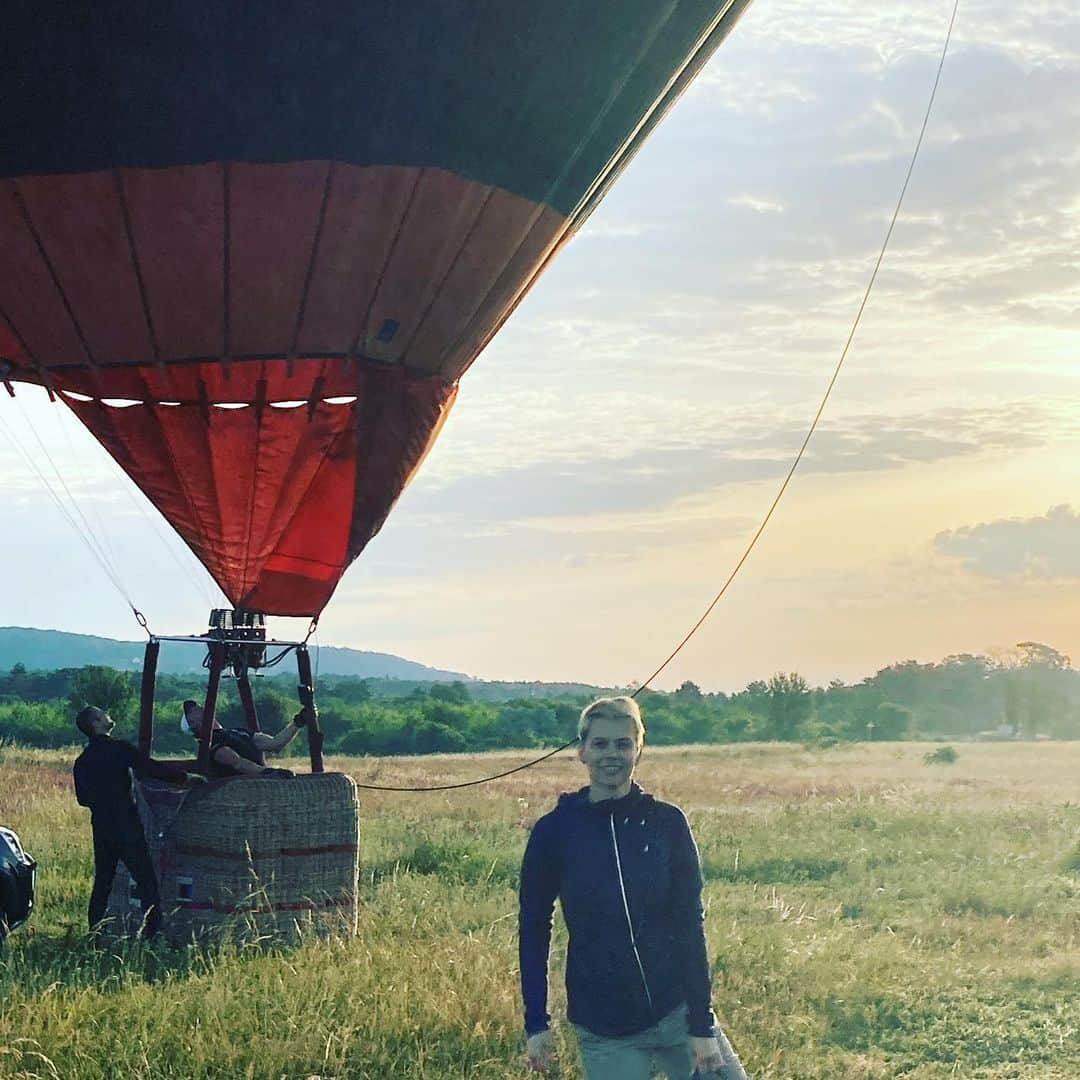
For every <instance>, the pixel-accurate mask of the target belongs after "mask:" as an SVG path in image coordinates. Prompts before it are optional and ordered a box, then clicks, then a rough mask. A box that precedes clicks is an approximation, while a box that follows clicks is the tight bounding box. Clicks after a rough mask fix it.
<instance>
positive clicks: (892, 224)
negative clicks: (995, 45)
mask: <svg viewBox="0 0 1080 1080" xmlns="http://www.w3.org/2000/svg"><path fill="white" fill-rule="evenodd" d="M959 9H960V0H954V2H953V9H952V16H951V17H950V19H949V27H948V30H947V31H946V32H945V44H944V45H943V46H942V49H941V57H940V59H939V60H938V66H937V72H936V73H935V75H934V84H933V86H932V87H931V90H930V100H929V101H928V102H927V104H926V112H925V113H924V114H923V120H922V126H921V127H920V129H919V137H918V138H917V139H916V140H915V149H914V150H913V151H912V155H911V161H910V162H909V163H908V168H907V173H906V174H905V176H904V183H903V185H902V186H901V188H900V195H899V197H898V198H897V200H896V207H895V208H894V209H893V213H892V218H891V219H890V221H889V228H888V230H887V231H886V233H885V239H884V240H883V241H882V244H881V250H880V251H879V252H878V256H877V260H876V261H875V263H874V269H873V272H872V273H871V274H870V280H869V281H868V282H867V284H866V289H865V291H864V292H863V297H862V301H861V302H860V304H859V308H858V310H857V311H856V313H855V319H854V321H853V322H852V324H851V330H850V331H849V333H848V336H847V340H846V341H845V342H844V348H843V350H842V351H841V353H840V359H839V360H838V361H837V363H836V368H835V369H834V371H833V373H832V378H831V379H829V382H828V385H827V386H826V388H825V393H824V395H823V396H822V399H821V404H820V405H818V408H817V412H816V413H815V414H814V419H813V421H812V422H811V424H810V428H809V430H808V431H807V433H806V437H805V438H804V439H803V441H802V445H801V446H800V447H799V452H798V453H797V454H796V456H795V460H794V461H793V462H792V463H791V468H790V469H788V471H787V475H786V476H785V477H784V481H783V483H782V484H781V485H780V489H779V491H777V493H776V496H775V498H774V499H773V501H772V503H771V504H770V506H769V509H768V511H767V512H766V514H765V516H764V518H762V520H761V524H760V525H759V526H758V527H757V531H756V532H755V533H754V535H753V536H752V537H751V539H750V543H749V544H748V545H747V546H746V550H745V551H744V552H743V553H742V556H741V558H740V559H739V561H738V562H737V563H736V564H735V568H734V569H733V570H732V571H731V573H730V574H729V575H728V577H727V580H726V581H725V582H724V584H723V585H722V586H721V587H720V591H719V592H718V593H717V594H716V596H715V597H713V600H712V603H711V604H709V606H708V607H707V608H706V609H705V612H704V614H703V615H702V616H701V618H699V619H698V621H697V622H696V623H694V625H693V626H692V627H691V628H690V631H689V632H688V633H687V634H686V636H685V637H684V638H683V639H682V641H680V642H679V644H678V645H676V646H675V648H674V649H673V650H672V652H671V653H670V654H669V655H668V657H667V659H666V660H665V661H664V662H663V663H662V664H661V665H660V666H659V667H658V668H657V669H656V670H655V671H654V672H653V673H652V674H651V675H650V676H649V677H648V678H647V679H646V680H645V681H644V682H642V683H641V684H640V685H639V686H638V688H637V689H636V690H635V691H634V692H633V694H632V695H631V697H635V698H636V697H637V696H638V694H640V693H641V692H642V691H643V690H645V689H647V688H648V686H649V684H650V683H651V682H652V681H653V679H655V678H656V677H657V675H659V674H660V673H661V672H662V671H663V670H664V669H665V668H666V667H667V666H668V664H670V663H671V661H672V660H674V659H675V657H676V656H678V654H679V653H680V652H681V651H682V649H683V646H685V645H686V643H687V642H688V641H689V640H690V639H691V638H692V637H693V636H694V634H696V633H697V631H698V630H699V629H700V628H701V626H702V624H703V623H704V622H705V620H706V619H707V618H708V617H709V616H710V615H711V614H712V612H713V609H714V608H715V607H716V605H717V604H718V603H719V602H720V600H721V598H722V597H723V595H724V593H726V592H727V590H728V588H729V586H730V585H731V583H732V582H733V581H734V580H735V576H736V575H737V574H738V573H739V571H740V570H741V569H742V567H743V565H744V564H745V562H746V560H747V559H748V558H749V557H750V553H751V552H752V551H753V550H754V547H755V546H756V545H757V542H758V540H759V539H760V537H761V534H762V533H763V532H764V531H765V526H766V525H768V524H769V520H770V519H771V518H772V516H773V513H774V512H775V511H776V508H777V506H778V505H779V504H780V500H781V499H782V498H783V497H784V492H786V491H787V489H788V485H789V484H790V483H791V478H792V477H793V476H794V475H795V470H796V469H797V468H798V467H799V463H800V462H801V461H802V459H803V455H804V454H805V453H806V448H807V446H809V445H810V439H811V438H812V437H813V435H814V432H815V431H816V430H817V426H818V423H819V421H820V420H821V417H822V414H823V413H824V412H825V406H826V405H827V404H828V402H829V398H830V397H831V396H832V391H833V387H834V386H835V385H836V380H837V379H838V378H839V377H840V372H841V370H842V369H843V366H844V361H845V360H846V359H847V354H848V351H849V350H850V348H851V343H852V341H854V339H855V332H856V330H858V328H859V323H860V322H861V321H862V316H863V312H864V311H865V310H866V304H867V302H868V301H869V299H870V293H871V291H872V290H873V288H874V283H875V281H877V276H878V271H879V270H880V269H881V264H882V262H883V261H884V259H885V252H886V251H887V250H888V247H889V241H890V240H891V239H892V234H893V230H894V229H895V228H896V222H897V220H898V219H899V217H900V210H901V207H902V206H903V204H904V196H905V195H906V194H907V189H908V185H909V184H910V183H911V177H912V174H913V173H914V171H915V162H916V161H917V160H918V158H919V150H920V149H921V148H922V144H923V138H924V136H925V135H926V129H927V126H928V125H929V123H930V113H931V111H932V110H933V107H934V99H935V98H936V97H937V91H938V86H939V84H940V83H941V73H942V71H943V70H944V67H945V57H946V56H947V55H948V52H949V42H950V41H951V40H952V32H953V27H954V26H955V25H956V15H957V12H958V11H959ZM576 742H578V739H577V738H574V739H571V740H570V741H569V742H567V743H564V744H563V745H562V746H560V747H558V748H557V749H555V750H552V751H551V752H550V753H547V754H545V755H544V756H543V757H539V758H536V760H535V761H529V762H526V764H524V765H519V766H518V767H517V768H516V769H509V770H508V771H506V772H502V773H496V774H495V775H494V776H486V777H482V778H481V779H479V780H469V781H466V782H464V783H461V784H438V785H435V786H432V787H389V786H383V785H380V784H359V783H358V784H357V787H361V788H366V789H368V790H371V791H413V792H418V791H450V790H453V789H455V788H463V787H474V786H475V785H477V784H486V783H488V782H489V781H491V780H499V779H501V778H502V777H504V776H510V775H511V774H512V773H516V772H521V771H522V770H523V769H529V768H532V766H534V765H539V764H540V763H541V762H542V761H546V760H547V759H548V758H549V757H553V756H554V755H555V754H558V753H559V752H560V751H562V750H566V749H567V748H568V747H571V746H573V745H574V744H575V743H576Z"/></svg>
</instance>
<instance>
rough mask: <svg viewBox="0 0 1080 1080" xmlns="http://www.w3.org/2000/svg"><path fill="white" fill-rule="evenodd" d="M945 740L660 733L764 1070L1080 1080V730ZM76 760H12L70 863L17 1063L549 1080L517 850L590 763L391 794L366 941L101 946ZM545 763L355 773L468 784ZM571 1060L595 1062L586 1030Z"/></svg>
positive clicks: (719, 956)
mask: <svg viewBox="0 0 1080 1080" xmlns="http://www.w3.org/2000/svg"><path fill="white" fill-rule="evenodd" d="M929 749H932V748H931V747H928V746H926V745H920V744H917V743H899V744H891V745H848V746H843V747H840V748H834V749H830V750H817V751H812V750H804V749H801V748H799V747H794V746H781V745H772V744H743V745H738V746H730V747H724V746H710V747H691V748H682V747H680V748H671V749H652V750H650V749H646V752H645V758H644V759H643V762H642V765H641V767H640V769H639V772H638V779H639V780H640V781H641V783H642V784H643V786H645V787H646V788H647V789H648V790H651V791H653V792H655V793H656V794H658V795H660V796H662V797H665V798H668V799H671V800H672V801H675V802H677V803H679V804H681V805H682V806H683V807H684V808H685V809H686V810H687V812H688V814H689V816H690V818H691V821H692V823H693V826H694V829H695V831H696V834H697V837H698V840H699V843H700V845H701V852H702V859H703V863H704V867H705V875H706V880H707V886H706V893H705V898H706V904H707V908H708V913H707V928H708V933H709V940H710V951H711V956H712V958H713V962H714V971H715V975H714V1003H715V1005H716V1008H717V1011H718V1013H719V1015H720V1017H721V1020H722V1022H723V1024H724V1026H725V1028H726V1030H727V1031H728V1033H729V1034H730V1036H731V1038H732V1041H733V1042H734V1043H735V1045H736V1047H737V1048H738V1049H739V1050H740V1052H741V1054H742V1056H743V1059H744V1062H745V1064H746V1066H747V1069H748V1072H749V1073H750V1076H751V1077H752V1078H754V1080H766V1078H770V1080H845V1078H848V1077H851V1078H875V1080H876V1078H892V1077H907V1078H911V1080H931V1078H934V1080H936V1078H943V1077H971V1078H987V1080H989V1078H994V1080H1005V1078H1030V1080H1034V1078H1040V1080H1043V1078H1045V1080H1051V1078H1055V1080H1077V1078H1078V1077H1080V743H1057V744H1055V743H1031V744H1016V745H1004V744H967V745H960V746H959V747H958V752H959V758H958V760H957V761H956V762H955V763H953V764H927V763H926V762H925V761H924V755H925V754H926V753H927V751H928V750H929ZM72 757H73V754H72V753H64V752H58V751H49V752H44V751H42V752H36V751H29V750H20V749H15V748H10V747H9V748H4V749H0V823H3V824H5V825H10V826H12V827H13V828H15V829H16V831H18V832H19V833H20V835H21V836H22V839H23V841H24V843H25V844H26V846H27V847H28V848H29V849H30V850H31V851H32V852H33V854H34V855H35V857H36V858H37V859H38V861H39V863H40V866H41V869H40V876H39V885H38V907H37V910H36V911H35V913H34V916H33V918H32V920H31V922H30V924H28V925H27V926H26V927H23V928H22V929H20V930H18V931H16V932H15V933H14V934H13V935H12V936H11V938H10V939H9V941H8V947H7V951H6V955H5V956H4V958H3V959H2V960H0V1076H3V1077H20V1078H30V1077H47V1078H50V1080H100V1078H101V1077H104V1076H121V1077H125V1078H131V1080H135V1078H147V1080H148V1078H155V1080H156V1078H170V1080H181V1078H184V1080H189V1078H191V1080H195V1078H198V1080H204V1078H205V1080H209V1078H215V1080H218V1078H220V1080H237V1078H256V1077H257V1078H267V1080H269V1078H274V1080H277V1078H282V1077H284V1078H289V1080H292V1078H330V1077H334V1078H347V1077H348V1078H353V1077H356V1078H372V1080H374V1078H397V1077H402V1078H421V1077H423V1078H427V1080H435V1078H448V1077H461V1078H465V1077H470V1078H472V1077H476V1078H501V1080H505V1078H512V1077H519V1076H520V1077H524V1076H526V1075H529V1074H527V1073H526V1072H525V1071H524V1069H523V1067H522V1055H521V1050H522V1036H521V1032H520V1011H519V1003H518V989H517V970H516V968H517V957H516V895H515V888H516V881H517V866H518V861H519V859H520V857H521V853H522V850H523V848H524V844H525V839H526V835H527V830H528V827H529V825H530V824H531V823H532V821H533V820H535V818H536V817H537V816H539V815H540V814H541V813H543V812H544V811H546V810H547V809H548V808H549V807H550V806H551V805H552V804H553V802H554V799H555V797H556V795H557V794H558V793H559V792H560V791H562V790H566V789H569V788H574V787H578V786H580V784H581V782H582V773H583V770H582V769H581V767H580V765H578V764H577V762H576V759H575V758H573V757H572V756H571V755H570V754H567V755H561V756H560V758H559V759H556V760H553V761H551V762H548V763H545V764H544V765H541V766H539V767H538V768H536V769H533V770H529V771H527V772H524V773H520V774H518V775H516V776H514V777H510V778H508V779H505V780H501V781H497V782H495V783H492V784H490V785H487V786H485V787H481V788H471V789H466V790H464V791H461V792H451V793H435V794H411V795H406V794H382V793H364V795H363V799H362V815H363V816H362V824H361V830H362V834H361V835H362V856H361V879H362V884H363V908H362V911H361V916H360V933H359V936H358V937H357V938H356V939H355V940H352V941H334V942H326V941H312V942H310V943H307V944H304V945H302V946H300V947H297V948H294V949H287V950H278V951H269V952H260V951H257V950H247V951H245V950H224V951H199V950H196V949H193V948H192V949H171V948H168V947H166V946H161V947H156V946H155V947H149V946H146V947H144V946H142V945H139V944H129V945H122V946H116V945H113V946H112V947H95V946H93V945H92V944H91V943H90V942H89V941H88V939H87V938H86V935H85V934H84V924H83V920H84V907H85V900H86V897H87V894H88V891H89V886H90V864H91V855H90V830H89V823H88V821H87V819H86V813H85V811H84V810H82V809H81V808H80V807H78V806H77V805H76V804H75V801H74V797H73V795H72V791H71V787H70V771H69V770H70V764H71V760H72ZM523 760H525V755H524V754H520V753H516V752H515V753H513V754H510V753H506V754H486V755H478V756H466V755H460V756H446V757H429V758H411V759H358V758H347V759H346V758H343V759H339V760H334V761H331V762H330V765H329V767H331V768H336V769H341V770H344V771H347V772H350V773H352V774H353V775H355V776H356V777H357V779H358V780H361V781H366V782H374V783H389V784H394V783H398V784H410V783H424V782H428V783H443V782H452V781H455V780H462V779H469V778H472V777H474V776H477V775H482V774H483V773H485V772H495V771H498V770H500V769H501V768H506V767H508V766H509V765H511V764H514V763H517V762H520V761H523ZM563 950H564V945H563V939H562V938H561V937H560V938H559V941H558V942H557V945H556V950H555V956H554V958H553V959H554V965H555V967H556V970H557V972H558V974H557V975H556V977H554V978H553V979H552V984H553V990H554V993H553V998H554V1011H555V1012H556V1013H557V1014H560V1013H561V1012H562V994H561V977H562V975H561V961H562V956H563ZM564 1062H565V1070H564V1073H563V1075H564V1076H566V1077H576V1076H578V1075H579V1074H578V1072H577V1068H576V1063H575V1062H574V1058H573V1052H572V1040H570V1039H569V1038H567V1039H566V1040H565V1053H564Z"/></svg>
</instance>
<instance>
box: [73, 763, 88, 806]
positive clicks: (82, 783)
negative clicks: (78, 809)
mask: <svg viewBox="0 0 1080 1080" xmlns="http://www.w3.org/2000/svg"><path fill="white" fill-rule="evenodd" d="M71 775H72V776H73V777H74V778H75V801H76V802H77V803H78V804H79V805H80V806H90V805H91V799H92V797H93V791H92V787H91V784H90V782H89V778H88V777H87V775H86V765H85V763H84V762H83V760H82V759H81V758H79V759H78V760H77V761H76V762H75V765H74V767H73V768H72V770H71Z"/></svg>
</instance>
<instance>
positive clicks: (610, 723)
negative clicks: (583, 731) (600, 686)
mask: <svg viewBox="0 0 1080 1080" xmlns="http://www.w3.org/2000/svg"><path fill="white" fill-rule="evenodd" d="M640 755H641V747H640V746H639V745H638V741H637V730H636V725H635V724H634V721H633V719H632V718H631V717H629V716H603V717H597V718H596V719H594V720H593V721H592V723H591V724H590V726H589V734H588V735H587V736H586V737H585V741H584V742H583V743H582V744H581V746H579V747H578V757H579V758H580V759H581V761H582V763H583V764H584V765H585V768H587V769H588V770H589V797H590V799H591V800H592V801H593V802H597V801H599V800H600V799H618V798H621V797H622V796H623V795H626V794H627V793H628V792H629V791H630V782H631V780H632V779H633V776H634V767H635V766H636V765H637V762H638V758H639V757H640Z"/></svg>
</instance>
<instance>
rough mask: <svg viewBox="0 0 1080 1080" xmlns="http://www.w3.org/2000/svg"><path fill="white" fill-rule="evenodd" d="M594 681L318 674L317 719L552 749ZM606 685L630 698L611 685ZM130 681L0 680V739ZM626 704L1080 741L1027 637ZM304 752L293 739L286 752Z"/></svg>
mask: <svg viewBox="0 0 1080 1080" xmlns="http://www.w3.org/2000/svg"><path fill="white" fill-rule="evenodd" d="M204 689H205V688H204V684H203V682H202V680H201V679H199V678H198V677H196V676H189V675H160V676H159V677H158V680H157V685H156V688H155V734H154V752H155V754H157V755H161V756H173V755H179V756H186V755H189V754H190V753H191V751H192V748H193V743H192V740H191V738H190V737H189V736H186V735H184V734H182V733H181V732H180V730H179V719H180V714H181V703H182V702H183V700H184V699H185V698H196V699H200V698H201V696H202V694H203V693H204ZM599 692H601V691H600V689H599V688H589V687H583V686H581V685H577V684H573V685H565V686H559V685H555V684H550V685H549V686H547V687H546V688H545V684H535V683H532V684H518V685H515V684H505V683H504V684H496V683H476V684H466V683H462V682H450V683H421V682H406V681H399V680H395V679H370V678H369V679H362V678H357V677H355V676H324V677H323V678H322V679H320V681H319V687H318V698H319V715H320V722H321V724H322V727H323V731H324V732H325V738H326V743H325V749H326V752H328V753H340V754H372V755H387V754H427V753H446V752H457V751H461V752H464V751H476V750H492V749H503V748H513V747H520V748H530V747H545V746H555V745H558V744H559V743H562V742H566V741H568V740H569V739H571V738H572V737H573V735H574V734H575V729H576V722H577V716H578V713H579V711H580V709H581V708H582V706H584V705H585V704H586V703H587V702H588V701H589V700H591V698H592V697H594V696H596V694H597V693H599ZM606 692H608V693H627V692H630V693H633V692H634V688H633V687H630V688H625V687H624V688H615V689H612V690H608V691H606ZM137 698H138V685H137V676H136V675H134V674H133V673H131V672H122V671H117V670H115V669H113V668H108V667H100V666H87V667H81V668H67V669H60V670H56V671H29V670H27V669H26V668H25V667H24V666H23V665H22V664H16V665H15V666H14V667H12V668H11V670H10V671H8V672H7V673H4V674H0V739H4V740H6V741H10V742H18V743H21V744H26V745H31V746H39V747H58V746H67V745H70V744H71V743H73V742H76V741H77V740H78V738H79V736H78V735H77V733H76V732H75V730H74V728H73V726H72V719H73V717H74V715H75V713H76V712H77V711H78V710H79V709H81V708H82V707H83V706H84V705H87V704H94V705H100V706H101V707H103V708H106V709H108V710H109V712H110V713H111V714H112V716H113V718H114V720H116V722H117V727H118V731H119V733H121V734H129V735H130V734H133V733H134V728H135V724H136V722H137V716H138V700H137ZM638 701H639V703H640V704H641V706H642V711H643V714H644V716H645V719H646V723H647V726H648V739H649V742H651V743H653V744H657V745H676V744H681V743H725V742H751V741H763V740H780V741H798V742H807V743H813V744H817V745H828V744H830V743H834V742H846V741H860V740H873V741H892V740H898V739H912V738H919V739H965V738H978V737H983V738H1002V739H1004V738H1037V737H1051V738H1064V739H1071V738H1080V673H1078V672H1076V671H1074V670H1073V669H1072V667H1071V666H1070V662H1069V658H1068V657H1066V656H1064V655H1063V654H1061V653H1059V652H1058V651H1057V650H1055V649H1053V648H1051V647H1049V646H1046V645H1043V644H1041V643H1038V642H1024V643H1022V644H1021V645H1019V646H1017V647H1016V648H1015V649H1013V650H1010V651H1009V652H1007V653H1003V654H1000V655H997V656H994V657H990V656H984V655H970V654H964V655H958V656H949V657H946V658H945V659H944V660H942V661H940V662H938V663H928V664H921V663H917V662H916V661H914V660H907V661H904V662H902V663H897V664H892V665H890V666H889V667H886V668H883V669H882V670H880V671H878V672H877V673H876V674H875V675H873V676H870V677H869V678H866V679H864V680H862V681H861V682H859V683H855V684H852V685H847V684H845V683H843V682H840V681H839V680H836V681H833V682H831V683H829V685H828V686H825V687H811V686H810V685H809V684H808V683H807V681H806V680H805V679H804V678H803V677H802V676H801V675H799V674H797V673H794V672H778V673H776V674H774V675H773V676H772V677H771V678H769V679H768V680H757V681H754V682H751V683H750V684H749V685H747V686H746V687H745V688H744V689H743V690H740V691H739V692H737V693H733V694H724V693H707V692H705V691H703V690H701V689H700V688H699V687H698V686H697V685H695V684H694V683H692V682H685V683H683V685H682V686H680V687H679V689H678V690H676V691H674V692H671V693H665V692H660V691H654V690H643V691H641V692H640V693H639V695H638ZM256 702H257V705H258V709H259V716H260V721H261V723H262V726H263V727H264V728H266V729H267V730H269V731H275V730H277V729H278V728H279V727H281V726H282V725H284V724H285V723H286V722H287V721H288V720H289V718H290V717H291V716H292V715H293V714H294V713H295V712H296V710H297V708H298V707H299V705H298V701H297V697H296V693H295V686H294V685H293V683H292V682H291V680H290V679H289V678H288V677H286V676H278V677H274V678H265V679H259V680H257V682H256ZM218 717H219V719H220V721H221V723H222V724H223V725H224V726H225V727H239V726H243V724H244V718H243V713H242V708H241V705H240V701H239V697H238V695H237V693H236V689H235V686H234V685H233V684H232V683H231V682H228V681H223V683H222V689H221V694H220V696H219V703H218ZM291 751H292V752H293V753H303V752H304V750H303V747H302V745H301V740H297V741H296V742H295V743H294V744H293V747H292V748H291Z"/></svg>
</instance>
